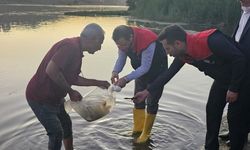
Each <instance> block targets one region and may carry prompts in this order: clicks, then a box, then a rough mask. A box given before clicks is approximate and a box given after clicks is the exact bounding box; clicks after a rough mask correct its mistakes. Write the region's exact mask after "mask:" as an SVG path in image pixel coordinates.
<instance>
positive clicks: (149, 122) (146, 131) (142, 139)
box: [134, 113, 156, 144]
mask: <svg viewBox="0 0 250 150" xmlns="http://www.w3.org/2000/svg"><path fill="white" fill-rule="evenodd" d="M155 116H156V115H155V114H148V113H147V115H146V120H145V122H144V127H143V131H142V133H141V135H140V136H139V137H138V138H137V139H136V140H135V141H134V142H135V143H136V144H143V143H146V142H147V141H148V140H149V137H150V132H151V129H152V127H153V124H154V120H155Z"/></svg>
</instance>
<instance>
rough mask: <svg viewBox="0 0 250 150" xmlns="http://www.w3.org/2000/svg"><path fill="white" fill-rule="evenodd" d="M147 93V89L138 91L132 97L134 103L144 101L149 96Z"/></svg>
mask: <svg viewBox="0 0 250 150" xmlns="http://www.w3.org/2000/svg"><path fill="white" fill-rule="evenodd" d="M149 94H150V93H149V91H148V90H144V91H141V92H138V93H136V94H135V96H134V97H133V101H134V102H135V103H141V102H143V101H145V99H146V98H147V97H148V96H149Z"/></svg>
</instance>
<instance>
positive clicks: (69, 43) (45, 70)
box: [26, 23, 110, 150]
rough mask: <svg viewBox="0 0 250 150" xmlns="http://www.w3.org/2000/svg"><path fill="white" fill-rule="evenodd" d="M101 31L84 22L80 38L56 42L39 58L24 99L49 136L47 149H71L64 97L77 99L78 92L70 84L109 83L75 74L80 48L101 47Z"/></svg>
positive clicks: (103, 84)
mask: <svg viewBox="0 0 250 150" xmlns="http://www.w3.org/2000/svg"><path fill="white" fill-rule="evenodd" d="M103 40H104V31H103V29H102V28H101V27H100V26H99V25H97V24H94V23H92V24H88V25H87V26H86V27H85V28H84V29H83V31H82V32H81V35H80V37H73V38H66V39H63V40H61V41H59V42H57V43H56V44H55V45H54V46H53V47H52V48H51V49H50V50H49V51H48V53H47V54H46V56H45V57H44V58H43V60H42V62H41V64H40V66H39V68H38V70H37V72H36V73H35V75H34V76H33V77H32V79H31V80H30V82H29V84H28V86H27V89H26V98H27V101H28V104H29V105H30V107H31V108H32V110H33V112H34V113H35V115H36V117H37V118H38V120H39V121H40V122H41V124H42V125H43V126H44V128H45V129H46V131H47V134H48V136H49V143H48V149H49V150H60V149H61V145H62V141H63V143H64V147H65V150H73V138H72V123H71V119H70V116H69V115H68V114H67V113H66V111H65V109H64V101H65V100H64V97H65V96H66V95H67V94H68V95H69V97H70V100H72V101H80V100H81V99H82V96H81V94H80V93H79V92H78V91H76V90H74V89H72V88H71V85H78V86H99V87H104V88H108V87H109V85H110V84H109V82H107V81H101V80H95V79H86V78H84V77H81V76H79V74H80V72H81V64H82V57H83V51H87V52H88V53H90V54H94V53H95V52H96V51H98V50H100V49H101V45H102V43H103Z"/></svg>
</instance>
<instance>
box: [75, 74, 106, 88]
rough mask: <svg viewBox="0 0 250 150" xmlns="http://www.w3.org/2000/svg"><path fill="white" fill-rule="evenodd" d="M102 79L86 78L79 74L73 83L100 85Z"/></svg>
mask: <svg viewBox="0 0 250 150" xmlns="http://www.w3.org/2000/svg"><path fill="white" fill-rule="evenodd" d="M100 82H102V81H100V80H96V79H87V78H83V77H81V76H79V77H78V78H77V80H76V82H75V83H74V85H78V86H101V83H100Z"/></svg>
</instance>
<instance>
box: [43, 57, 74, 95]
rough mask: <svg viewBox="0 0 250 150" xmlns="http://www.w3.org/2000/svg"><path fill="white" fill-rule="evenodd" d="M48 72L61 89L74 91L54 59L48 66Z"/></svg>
mask: <svg viewBox="0 0 250 150" xmlns="http://www.w3.org/2000/svg"><path fill="white" fill-rule="evenodd" d="M46 73H47V74H48V76H49V77H50V79H51V80H53V82H55V83H56V84H57V85H58V86H59V87H60V88H61V89H63V90H64V91H66V92H67V93H68V92H70V91H72V89H71V86H70V84H69V83H68V82H67V80H66V79H65V77H64V75H63V73H62V72H61V71H60V69H59V68H58V66H57V65H56V64H55V63H54V62H53V61H50V62H49V64H48V66H47V68H46Z"/></svg>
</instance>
